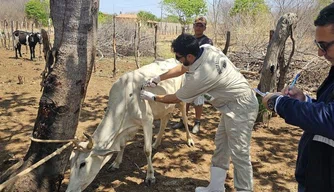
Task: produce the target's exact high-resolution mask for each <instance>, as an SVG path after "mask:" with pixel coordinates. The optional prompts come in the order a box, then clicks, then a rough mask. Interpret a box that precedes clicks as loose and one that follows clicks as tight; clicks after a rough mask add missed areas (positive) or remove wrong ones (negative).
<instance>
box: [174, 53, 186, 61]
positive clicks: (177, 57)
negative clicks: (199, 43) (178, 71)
mask: <svg viewBox="0 0 334 192" xmlns="http://www.w3.org/2000/svg"><path fill="white" fill-rule="evenodd" d="M182 57H184V56H183V55H181V56H178V55H176V54H175V59H176V60H178V61H180V59H181V58H182Z"/></svg>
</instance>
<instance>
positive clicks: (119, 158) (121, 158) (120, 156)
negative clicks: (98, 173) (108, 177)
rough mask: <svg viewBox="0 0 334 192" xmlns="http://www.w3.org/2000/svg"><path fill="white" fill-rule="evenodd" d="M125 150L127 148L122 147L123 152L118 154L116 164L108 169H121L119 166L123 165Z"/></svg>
mask: <svg viewBox="0 0 334 192" xmlns="http://www.w3.org/2000/svg"><path fill="white" fill-rule="evenodd" d="M124 149H125V146H123V147H121V151H120V152H118V153H117V157H116V159H115V160H114V162H113V163H112V164H111V165H110V166H109V167H108V169H110V170H113V171H114V170H116V169H119V165H120V164H121V163H122V161H123V154H124Z"/></svg>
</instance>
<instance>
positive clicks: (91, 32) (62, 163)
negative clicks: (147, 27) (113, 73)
mask: <svg viewBox="0 0 334 192" xmlns="http://www.w3.org/2000/svg"><path fill="white" fill-rule="evenodd" d="M50 8H51V18H52V20H53V24H54V28H55V33H54V34H55V40H54V47H53V48H52V53H53V54H50V55H51V57H52V55H53V56H54V57H55V58H52V59H53V61H54V62H51V63H52V66H51V68H50V69H51V70H50V71H49V72H48V74H47V75H46V79H45V81H44V82H43V85H44V90H43V94H42V97H41V99H40V102H39V110H38V115H37V119H36V121H35V125H34V130H33V137H34V138H38V139H48V140H56V139H57V140H66V139H72V138H74V135H75V132H76V128H77V125H78V121H79V115H80V110H81V106H82V103H83V101H84V98H85V95H86V91H87V86H88V82H89V80H90V76H91V73H92V69H93V64H94V62H95V52H96V31H97V15H98V10H99V0H86V1H81V0H71V1H66V0H51V1H50ZM63 145H64V143H37V142H31V145H30V148H29V150H28V152H27V154H26V156H25V157H24V163H23V165H22V166H21V167H20V168H19V169H17V171H16V172H15V173H14V174H12V176H15V175H16V174H17V173H19V172H21V171H23V170H24V169H26V168H28V167H29V166H31V165H32V164H34V163H36V162H37V161H39V160H41V159H43V158H44V157H46V156H47V155H49V154H51V153H52V152H54V151H55V150H56V149H58V148H60V147H62V146H63ZM70 151H71V149H70V148H68V149H67V150H65V151H64V152H63V153H62V154H61V155H58V156H56V157H54V158H52V159H51V160H49V161H47V162H46V163H44V164H42V165H41V166H40V167H38V168H36V169H35V170H34V171H32V172H30V173H28V174H27V175H25V176H23V177H21V178H19V179H18V180H16V181H15V182H14V183H13V184H12V185H10V186H9V187H7V188H6V189H5V191H17V192H20V191H33V192H34V191H36V192H37V191H38V192H46V191H48V192H51V191H58V189H59V186H60V184H61V182H62V179H63V174H64V171H65V169H66V165H67V162H68V160H69V155H70Z"/></svg>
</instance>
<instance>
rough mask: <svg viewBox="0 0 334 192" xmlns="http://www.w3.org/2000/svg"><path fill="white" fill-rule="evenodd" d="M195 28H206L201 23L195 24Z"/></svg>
mask: <svg viewBox="0 0 334 192" xmlns="http://www.w3.org/2000/svg"><path fill="white" fill-rule="evenodd" d="M193 26H194V27H204V25H203V24H201V23H194V24H193Z"/></svg>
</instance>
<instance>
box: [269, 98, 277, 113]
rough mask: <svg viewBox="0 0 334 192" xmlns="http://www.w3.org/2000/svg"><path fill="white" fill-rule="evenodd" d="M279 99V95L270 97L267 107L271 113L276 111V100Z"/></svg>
mask: <svg viewBox="0 0 334 192" xmlns="http://www.w3.org/2000/svg"><path fill="white" fill-rule="evenodd" d="M278 97H279V95H273V96H272V97H270V98H269V99H268V101H267V106H268V109H269V110H270V111H275V104H276V99H277V98H278Z"/></svg>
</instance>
